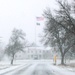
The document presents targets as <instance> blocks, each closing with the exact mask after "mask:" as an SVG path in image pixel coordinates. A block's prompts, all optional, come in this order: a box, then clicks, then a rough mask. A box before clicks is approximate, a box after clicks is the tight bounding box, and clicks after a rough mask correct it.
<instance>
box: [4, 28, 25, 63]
mask: <svg viewBox="0 0 75 75" xmlns="http://www.w3.org/2000/svg"><path fill="white" fill-rule="evenodd" d="M24 41H25V33H23V31H22V30H18V29H14V30H13V32H12V36H11V38H10V40H9V44H8V45H7V47H6V50H5V53H6V54H7V55H8V56H10V57H11V64H13V60H14V56H15V55H16V53H17V52H19V51H23V49H24V48H25V42H24Z"/></svg>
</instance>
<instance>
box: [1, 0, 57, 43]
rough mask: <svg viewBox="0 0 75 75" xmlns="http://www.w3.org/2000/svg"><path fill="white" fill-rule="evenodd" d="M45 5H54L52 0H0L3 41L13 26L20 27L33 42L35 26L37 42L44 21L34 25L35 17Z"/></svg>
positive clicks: (51, 6) (40, 13)
mask: <svg viewBox="0 0 75 75" xmlns="http://www.w3.org/2000/svg"><path fill="white" fill-rule="evenodd" d="M46 7H50V8H51V9H53V8H55V7H56V3H55V1H54V0H0V37H2V38H1V40H2V42H3V43H5V44H6V43H7V42H8V40H9V37H10V36H11V31H12V30H13V28H18V29H22V30H23V31H24V32H25V33H26V38H27V40H28V41H30V42H35V26H36V40H37V44H40V42H38V40H39V37H38V34H42V31H43V27H44V21H42V22H41V25H40V26H37V25H36V22H37V21H36V17H37V16H38V17H40V16H42V14H43V10H44V9H46Z"/></svg>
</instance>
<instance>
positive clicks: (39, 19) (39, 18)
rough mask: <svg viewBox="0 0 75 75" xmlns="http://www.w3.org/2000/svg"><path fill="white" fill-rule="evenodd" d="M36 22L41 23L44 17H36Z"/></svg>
mask: <svg viewBox="0 0 75 75" xmlns="http://www.w3.org/2000/svg"><path fill="white" fill-rule="evenodd" d="M36 20H37V21H43V20H44V17H36Z"/></svg>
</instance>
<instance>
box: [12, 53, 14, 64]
mask: <svg viewBox="0 0 75 75" xmlns="http://www.w3.org/2000/svg"><path fill="white" fill-rule="evenodd" d="M13 61H14V54H13V56H12V60H11V65H13Z"/></svg>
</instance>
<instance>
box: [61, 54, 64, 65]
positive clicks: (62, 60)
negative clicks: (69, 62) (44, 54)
mask: <svg viewBox="0 0 75 75" xmlns="http://www.w3.org/2000/svg"><path fill="white" fill-rule="evenodd" d="M61 64H62V65H64V54H62V55H61Z"/></svg>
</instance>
